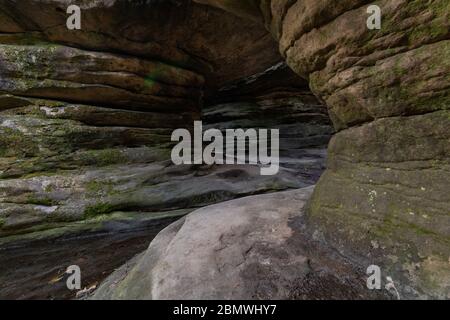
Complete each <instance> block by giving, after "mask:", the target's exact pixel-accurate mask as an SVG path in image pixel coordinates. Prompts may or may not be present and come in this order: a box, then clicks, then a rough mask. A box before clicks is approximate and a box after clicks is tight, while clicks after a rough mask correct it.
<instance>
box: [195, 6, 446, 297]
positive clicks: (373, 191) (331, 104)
mask: <svg viewBox="0 0 450 320" xmlns="http://www.w3.org/2000/svg"><path fill="white" fill-rule="evenodd" d="M201 2H203V3H210V4H211V5H217V4H218V3H220V7H222V8H225V9H226V10H229V11H230V12H234V13H236V14H243V12H242V4H241V1H239V4H238V1H234V2H233V1H201ZM245 3H247V4H249V5H250V4H251V3H254V1H246V2H245ZM258 4H259V6H253V7H252V8H253V9H252V15H253V16H254V17H258V16H260V17H263V21H264V23H265V25H266V27H267V28H268V29H269V30H270V31H271V33H272V35H273V36H274V37H275V38H276V39H277V40H278V42H279V48H280V52H281V54H282V55H283V56H284V57H285V59H286V61H287V63H288V65H289V66H290V67H291V68H292V69H293V70H294V71H295V72H297V73H298V74H300V75H302V76H303V77H304V78H306V79H308V80H309V83H310V86H311V89H312V91H313V92H314V93H315V94H316V95H317V96H318V97H320V98H321V99H322V100H323V101H324V102H325V103H326V105H327V106H328V109H329V113H330V116H331V118H332V120H333V122H334V125H335V127H336V129H337V130H338V133H337V134H336V135H335V136H334V137H333V139H332V141H331V144H330V147H329V161H328V169H327V171H326V173H325V174H324V176H323V177H322V178H321V180H320V182H319V184H318V185H317V188H316V190H315V192H314V195H313V197H312V200H311V201H310V204H309V215H308V218H309V220H310V223H311V226H313V227H315V228H316V229H317V230H318V231H319V232H320V233H322V234H323V235H324V236H325V237H326V238H327V239H328V240H329V241H330V242H331V243H332V244H333V245H334V246H335V247H336V248H338V249H339V250H340V251H341V252H342V253H343V254H344V255H347V256H353V257H354V258H355V260H357V261H360V263H361V264H366V265H369V264H371V263H376V264H379V265H381V266H382V267H383V268H384V270H385V271H386V272H388V273H390V274H392V275H393V276H394V277H396V278H398V279H399V281H400V282H401V283H403V284H404V286H403V288H402V291H403V293H404V294H405V295H406V296H410V297H423V296H434V297H441V298H445V297H447V298H448V297H449V294H450V283H449V277H448V275H449V274H450V264H449V257H450V198H449V197H450V194H449V192H448V190H449V187H450V180H449V177H450V175H449V155H450V136H449V130H448V127H449V125H450V118H449V106H450V103H449V102H450V101H449V96H450V90H449V85H450V78H449V74H450V72H449V71H450V65H449V59H448V58H447V57H449V56H450V51H449V48H450V41H449V37H450V33H449V30H450V29H449V14H450V7H449V5H450V4H449V3H448V1H439V0H438V1H407V0H396V1H363V0H348V1H347V0H346V1H315V0H311V1H309V0H305V1H265V0H263V1H259V2H258ZM369 4H376V5H378V6H380V8H381V11H382V28H381V30H374V31H371V30H368V29H367V27H366V19H367V18H368V14H367V13H366V9H367V7H368V5H369Z"/></svg>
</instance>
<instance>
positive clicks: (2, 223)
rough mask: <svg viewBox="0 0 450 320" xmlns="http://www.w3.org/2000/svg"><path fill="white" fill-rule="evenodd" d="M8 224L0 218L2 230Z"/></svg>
mask: <svg viewBox="0 0 450 320" xmlns="http://www.w3.org/2000/svg"><path fill="white" fill-rule="evenodd" d="M5 224H6V220H5V219H3V218H0V229H1V228H2V227H3V226H4V225H5Z"/></svg>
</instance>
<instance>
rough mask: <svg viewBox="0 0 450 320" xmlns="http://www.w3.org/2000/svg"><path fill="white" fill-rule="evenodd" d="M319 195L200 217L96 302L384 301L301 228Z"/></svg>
mask: <svg viewBox="0 0 450 320" xmlns="http://www.w3.org/2000/svg"><path fill="white" fill-rule="evenodd" d="M312 190H313V188H312V187H309V188H305V189H299V190H295V191H288V192H281V193H275V194H271V195H264V196H254V197H248V198H243V199H239V200H234V201H230V202H224V203H221V204H217V205H213V206H209V207H205V208H202V209H199V210H197V211H195V212H193V213H191V214H190V215H188V216H186V218H185V219H183V220H180V221H178V222H176V223H174V224H172V225H171V226H169V227H168V228H167V229H165V230H164V231H163V232H161V233H160V234H159V235H158V236H157V237H156V239H155V240H154V241H153V242H152V244H151V245H150V247H149V249H148V250H147V252H145V253H144V254H143V255H140V256H138V257H136V258H135V259H134V260H133V261H131V262H130V263H128V264H127V265H125V266H124V267H122V268H121V269H119V270H118V271H116V272H115V273H114V274H113V275H112V276H110V277H109V278H108V279H107V280H106V281H105V282H104V283H103V284H102V285H101V286H100V287H99V288H98V290H97V291H96V292H95V294H94V296H93V297H92V298H93V299H299V298H303V299H308V298H309V299H325V298H328V299H350V298H359V299H363V298H369V297H371V298H377V297H379V298H381V297H382V295H379V296H377V295H376V294H374V293H373V292H371V291H370V290H368V289H367V288H366V287H365V285H366V281H365V278H364V275H363V274H361V270H359V269H358V268H356V267H354V266H352V265H351V264H350V263H349V262H348V261H344V260H342V259H341V258H339V257H338V256H337V255H335V253H333V252H331V251H328V250H327V249H326V247H325V246H323V244H320V243H319V242H318V241H313V240H312V239H308V238H307V237H306V232H305V231H304V230H302V228H303V224H302V222H301V220H302V216H303V207H304V205H305V203H306V201H307V199H308V198H309V196H310V194H311V192H312ZM198 230H202V232H198ZM181 261H182V263H180V262H181ZM385 297H386V298H387V297H389V295H388V294H387V295H386V296H385Z"/></svg>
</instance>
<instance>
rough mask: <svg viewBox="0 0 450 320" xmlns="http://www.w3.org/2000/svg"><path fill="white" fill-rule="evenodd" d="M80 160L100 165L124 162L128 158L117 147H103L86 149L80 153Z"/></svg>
mask: <svg viewBox="0 0 450 320" xmlns="http://www.w3.org/2000/svg"><path fill="white" fill-rule="evenodd" d="M82 160H83V162H86V163H89V164H92V165H97V166H101V167H102V166H108V165H114V164H119V163H126V162H127V161H128V158H127V156H126V155H125V154H123V153H122V152H121V151H120V150H118V149H104V150H90V151H87V152H85V153H84V154H82Z"/></svg>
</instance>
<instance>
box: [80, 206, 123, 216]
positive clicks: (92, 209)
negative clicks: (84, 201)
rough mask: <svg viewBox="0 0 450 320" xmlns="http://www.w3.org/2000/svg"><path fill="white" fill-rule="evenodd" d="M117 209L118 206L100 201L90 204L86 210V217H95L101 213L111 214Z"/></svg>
mask: <svg viewBox="0 0 450 320" xmlns="http://www.w3.org/2000/svg"><path fill="white" fill-rule="evenodd" d="M116 209H117V206H114V205H111V204H109V203H98V204H95V205H93V206H89V207H87V208H86V209H85V210H84V218H85V219H93V218H95V217H98V216H100V215H104V214H109V213H111V212H113V211H115V210H116Z"/></svg>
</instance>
